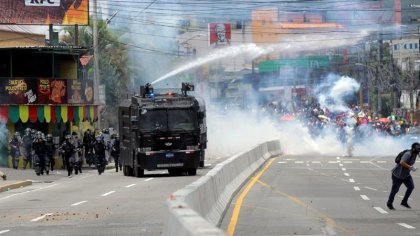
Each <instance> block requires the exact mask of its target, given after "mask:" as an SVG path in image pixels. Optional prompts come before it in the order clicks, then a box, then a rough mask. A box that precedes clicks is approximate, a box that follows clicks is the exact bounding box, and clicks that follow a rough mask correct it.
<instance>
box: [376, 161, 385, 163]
mask: <svg viewBox="0 0 420 236" xmlns="http://www.w3.org/2000/svg"><path fill="white" fill-rule="evenodd" d="M378 163H386V161H378Z"/></svg>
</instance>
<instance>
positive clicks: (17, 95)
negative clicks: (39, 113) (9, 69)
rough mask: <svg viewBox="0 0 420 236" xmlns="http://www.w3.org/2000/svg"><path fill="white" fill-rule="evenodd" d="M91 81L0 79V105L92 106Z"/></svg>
mask: <svg viewBox="0 0 420 236" xmlns="http://www.w3.org/2000/svg"><path fill="white" fill-rule="evenodd" d="M93 100H94V99H93V81H91V80H86V81H84V80H65V79H38V78H16V79H0V104H93Z"/></svg>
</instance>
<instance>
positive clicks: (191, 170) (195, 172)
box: [188, 168, 197, 175]
mask: <svg viewBox="0 0 420 236" xmlns="http://www.w3.org/2000/svg"><path fill="white" fill-rule="evenodd" d="M196 174H197V169H195V168H193V169H188V175H196Z"/></svg>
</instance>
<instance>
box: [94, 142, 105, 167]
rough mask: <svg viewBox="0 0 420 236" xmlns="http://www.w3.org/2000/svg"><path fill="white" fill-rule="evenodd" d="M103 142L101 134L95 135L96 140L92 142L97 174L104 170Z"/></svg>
mask: <svg viewBox="0 0 420 236" xmlns="http://www.w3.org/2000/svg"><path fill="white" fill-rule="evenodd" d="M105 149H106V147H105V142H104V140H103V138H102V136H100V135H98V136H96V140H95V142H94V144H93V150H94V151H95V164H96V168H97V169H98V174H102V173H104V171H105V166H106V164H107V161H106V158H105Z"/></svg>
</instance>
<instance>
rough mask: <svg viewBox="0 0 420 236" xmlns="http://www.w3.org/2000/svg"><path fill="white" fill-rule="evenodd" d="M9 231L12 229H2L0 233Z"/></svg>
mask: <svg viewBox="0 0 420 236" xmlns="http://www.w3.org/2000/svg"><path fill="white" fill-rule="evenodd" d="M7 232H10V229H5V230H2V231H0V234H4V233H7Z"/></svg>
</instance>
